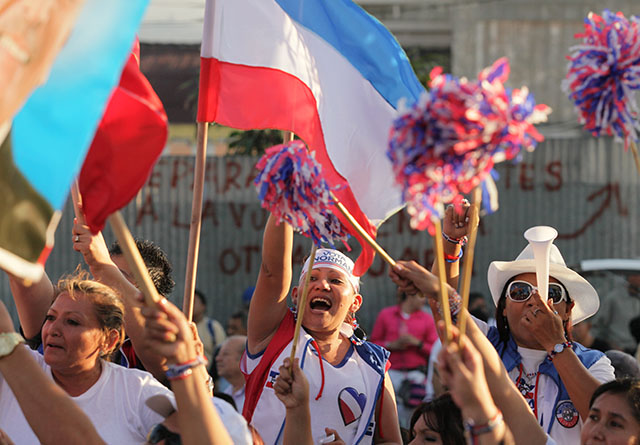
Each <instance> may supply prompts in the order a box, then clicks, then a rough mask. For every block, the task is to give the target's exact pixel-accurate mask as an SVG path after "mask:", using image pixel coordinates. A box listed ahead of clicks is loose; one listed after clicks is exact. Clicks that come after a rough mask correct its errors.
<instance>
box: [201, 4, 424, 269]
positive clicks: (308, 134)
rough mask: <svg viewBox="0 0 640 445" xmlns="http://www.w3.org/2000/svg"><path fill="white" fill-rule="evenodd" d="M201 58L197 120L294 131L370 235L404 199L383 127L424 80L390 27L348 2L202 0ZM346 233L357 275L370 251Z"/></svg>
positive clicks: (368, 260) (386, 129)
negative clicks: (354, 247) (356, 252)
mask: <svg viewBox="0 0 640 445" xmlns="http://www.w3.org/2000/svg"><path fill="white" fill-rule="evenodd" d="M201 64H202V65H201V71H200V94H199V103H198V121H199V122H217V123H219V124H222V125H226V126H230V127H234V128H239V129H244V130H248V129H263V128H273V129H280V130H288V131H292V132H293V133H295V134H296V135H297V136H299V137H300V138H301V139H302V140H303V141H304V142H305V143H306V144H307V146H308V147H309V149H310V150H312V151H313V152H315V156H316V160H318V161H319V162H320V163H321V164H322V166H323V174H324V176H325V179H326V180H327V182H328V183H329V184H330V185H331V186H332V187H338V190H337V191H336V192H335V194H336V196H337V197H338V199H339V200H340V201H341V202H342V203H343V204H344V205H345V207H346V208H347V209H348V210H349V212H350V213H351V214H352V215H353V216H354V217H355V218H356V219H357V220H358V222H360V224H361V225H362V226H363V227H364V228H365V229H366V230H367V231H368V232H369V233H370V234H371V235H372V236H375V232H376V228H377V226H378V225H379V224H381V223H382V222H383V221H384V220H385V219H386V218H388V217H389V216H391V215H392V214H393V213H394V212H396V211H397V210H398V209H400V208H401V207H402V202H401V196H400V189H399V188H398V186H396V185H395V184H394V181H393V174H392V171H391V164H390V162H389V160H388V159H387V157H386V147H387V140H388V133H389V128H390V127H391V122H392V120H393V119H394V117H395V116H396V114H397V112H396V107H397V104H398V102H399V101H400V99H402V98H406V100H407V102H408V103H412V102H414V101H415V100H417V98H418V97H419V95H420V93H421V92H422V91H423V87H422V86H421V85H420V82H419V81H418V79H417V78H416V76H415V74H414V72H413V70H412V68H411V66H410V64H409V61H408V59H407V57H406V55H405V53H404V51H403V50H402V48H401V47H400V45H399V44H398V42H397V41H396V40H395V39H394V38H393V36H392V35H391V34H390V33H389V31H388V30H387V29H386V28H385V27H384V26H383V25H382V24H381V23H380V22H378V21H377V20H376V19H375V18H373V17H372V16H370V15H369V14H367V13H366V12H365V11H364V10H362V9H361V8H360V7H359V6H357V5H356V4H354V3H353V2H352V1H350V0H334V1H331V2H327V1H324V0H305V1H304V2H300V1H299V0H215V1H214V0H207V4H206V10H205V22H204V32H203V39H202V51H201ZM338 216H339V217H340V218H341V219H342V215H341V214H338ZM343 223H344V224H345V227H348V228H351V225H350V224H349V223H348V222H347V221H346V220H343ZM352 233H353V234H354V235H355V236H356V238H358V239H359V241H360V244H361V245H362V246H363V253H362V254H361V256H360V258H358V261H357V262H356V268H355V270H354V272H355V273H356V274H357V275H361V274H363V273H364V272H366V270H367V268H368V267H369V266H370V265H371V262H372V261H373V250H372V249H371V248H369V246H368V245H367V244H366V243H365V242H363V241H362V240H360V238H359V236H358V235H357V234H356V233H355V232H354V231H352Z"/></svg>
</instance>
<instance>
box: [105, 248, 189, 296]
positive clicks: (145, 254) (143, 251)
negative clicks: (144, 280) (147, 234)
mask: <svg viewBox="0 0 640 445" xmlns="http://www.w3.org/2000/svg"><path fill="white" fill-rule="evenodd" d="M135 241H136V246H137V247H138V250H139V251H140V255H141V256H142V260H143V261H144V264H145V266H147V270H148V271H149V275H150V276H151V281H153V285H154V286H155V287H156V290H157V291H158V293H159V294H160V295H162V296H163V297H168V296H169V295H171V291H172V290H173V286H175V284H176V283H175V282H174V281H173V278H171V272H172V270H173V267H172V266H171V263H170V262H169V258H167V254H166V253H164V251H163V250H162V249H161V248H160V247H158V246H157V245H156V244H154V243H153V242H152V241H149V240H139V239H136V240H135ZM109 254H111V255H122V248H121V247H120V245H119V244H118V242H117V241H116V242H115V243H113V244H112V245H111V249H109Z"/></svg>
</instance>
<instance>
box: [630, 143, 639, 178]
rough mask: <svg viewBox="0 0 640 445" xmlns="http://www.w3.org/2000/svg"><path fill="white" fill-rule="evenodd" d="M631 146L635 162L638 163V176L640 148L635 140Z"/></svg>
mask: <svg viewBox="0 0 640 445" xmlns="http://www.w3.org/2000/svg"><path fill="white" fill-rule="evenodd" d="M629 145H630V146H631V153H633V160H634V161H635V162H636V169H637V170H638V174H640V156H638V147H637V146H636V143H635V141H634V140H633V139H632V140H631V141H630V142H629Z"/></svg>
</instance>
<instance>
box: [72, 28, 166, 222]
mask: <svg viewBox="0 0 640 445" xmlns="http://www.w3.org/2000/svg"><path fill="white" fill-rule="evenodd" d="M167 136H168V122H167V115H166V113H165V111H164V107H163V106H162V102H161V101H160V99H159V98H158V96H157V95H156V93H155V91H154V90H153V88H152V87H151V84H150V83H149V81H148V80H147V78H146V77H145V76H144V74H142V72H141V71H140V42H139V41H137V40H136V42H135V44H134V48H133V50H132V52H131V55H130V56H129V60H128V61H127V64H126V65H125V67H124V70H123V71H122V76H121V77H120V83H119V84H118V86H117V87H116V89H115V90H114V91H113V94H112V95H111V99H110V100H109V104H108V105H107V109H106V111H105V113H104V116H103V117H102V120H101V121H100V124H99V125H98V130H97V131H96V134H95V137H94V138H93V142H92V143H91V147H90V148H89V153H87V157H86V159H85V160H84V164H83V165H82V170H81V171H80V176H79V178H78V186H79V189H80V194H81V195H82V203H83V205H82V208H83V211H84V215H85V219H86V222H87V225H88V226H89V227H90V228H91V231H92V232H94V233H96V232H99V231H100V230H102V229H103V228H104V224H105V220H106V218H107V217H108V216H109V215H110V214H112V213H113V212H115V211H116V210H119V209H120V208H122V207H124V206H125V205H126V204H128V203H129V201H131V199H132V198H133V197H134V196H135V195H136V193H137V192H138V190H140V188H141V187H142V186H143V185H144V183H145V182H146V180H147V178H148V177H149V174H150V173H151V170H152V168H153V166H154V164H155V162H156V160H157V158H158V156H160V154H161V153H162V150H163V149H164V146H165V144H166V142H167Z"/></svg>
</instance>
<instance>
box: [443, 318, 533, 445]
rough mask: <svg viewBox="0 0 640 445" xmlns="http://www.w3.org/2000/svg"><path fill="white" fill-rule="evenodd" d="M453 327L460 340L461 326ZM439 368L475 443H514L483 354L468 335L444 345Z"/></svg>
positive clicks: (482, 444) (487, 444) (454, 333)
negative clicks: (489, 381)
mask: <svg viewBox="0 0 640 445" xmlns="http://www.w3.org/2000/svg"><path fill="white" fill-rule="evenodd" d="M452 331H453V332H452V334H453V338H454V339H455V340H457V339H458V337H459V331H458V329H457V327H455V326H453V327H452ZM438 368H439V370H440V378H442V381H443V383H444V384H445V385H446V386H447V387H448V388H449V390H450V392H451V397H452V398H453V401H454V402H455V403H456V405H458V407H459V408H460V411H461V412H462V418H463V419H464V421H465V423H466V425H465V427H466V428H467V430H468V432H469V435H470V436H471V442H472V443H474V444H478V445H498V444H503V443H506V444H511V443H514V442H513V438H512V437H511V433H510V432H509V431H508V429H507V427H506V425H505V423H504V421H503V417H502V413H501V411H500V410H499V409H498V407H497V406H496V404H495V402H494V400H493V399H492V397H491V394H490V392H489V388H488V386H487V380H486V379H485V376H484V367H483V363H482V357H481V355H480V353H479V352H478V351H477V350H476V349H475V348H474V347H473V345H472V344H471V342H470V341H469V339H468V338H466V337H465V338H463V339H462V342H461V346H460V347H458V343H457V342H456V341H453V342H451V343H449V344H448V345H445V346H443V348H442V349H441V350H440V354H439V356H438ZM509 384H510V383H509ZM528 416H529V417H530V419H529V420H530V421H531V422H533V423H534V424H537V423H536V419H535V418H534V417H533V415H531V414H528ZM472 425H473V426H472ZM486 430H488V431H486ZM540 431H542V430H540ZM527 443H534V444H535V443H536V442H529V441H528V442H527Z"/></svg>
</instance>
